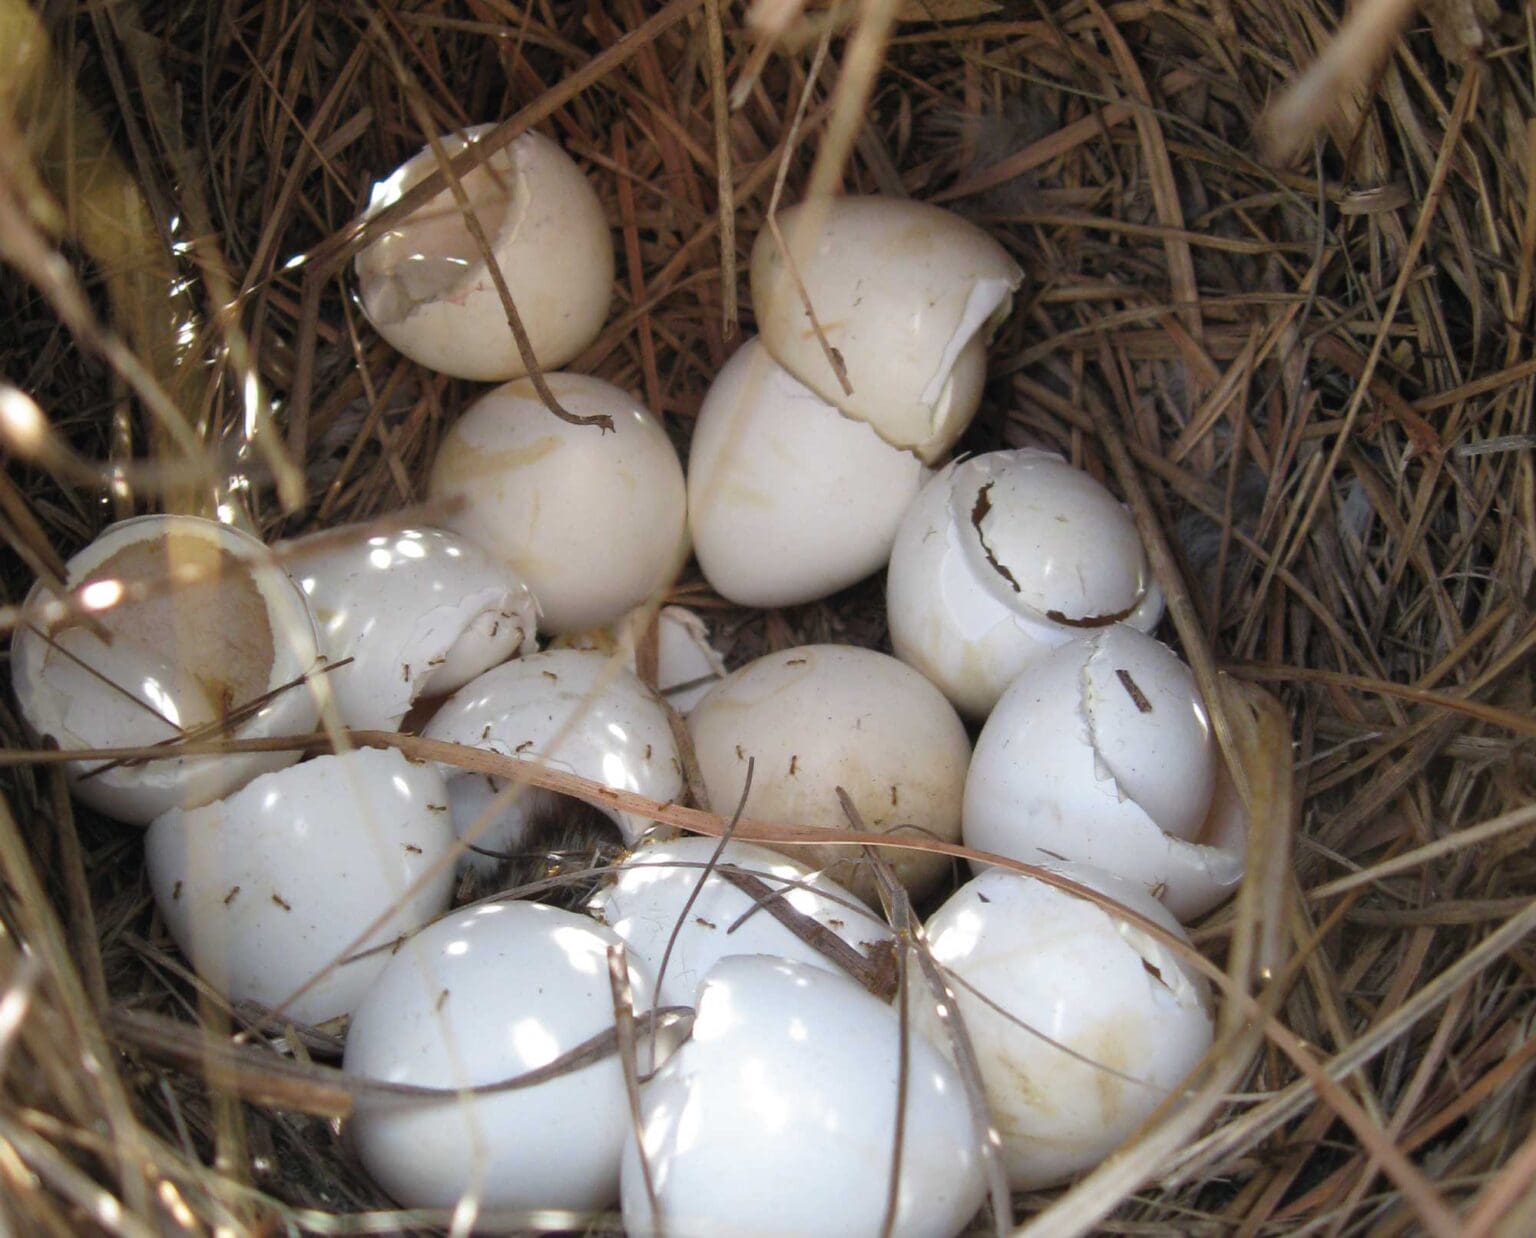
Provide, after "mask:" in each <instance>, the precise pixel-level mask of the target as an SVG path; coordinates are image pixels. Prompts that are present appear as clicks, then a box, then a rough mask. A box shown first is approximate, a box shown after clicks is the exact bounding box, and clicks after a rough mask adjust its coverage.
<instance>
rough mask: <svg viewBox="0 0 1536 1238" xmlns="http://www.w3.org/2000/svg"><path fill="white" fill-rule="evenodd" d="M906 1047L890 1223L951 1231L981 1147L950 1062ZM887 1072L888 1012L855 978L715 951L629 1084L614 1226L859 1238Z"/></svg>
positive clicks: (905, 1231)
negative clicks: (678, 1025) (670, 1039)
mask: <svg viewBox="0 0 1536 1238" xmlns="http://www.w3.org/2000/svg"><path fill="white" fill-rule="evenodd" d="M908 1050H909V1058H908V1062H907V1076H906V1098H905V1100H906V1103H905V1105H904V1107H903V1109H902V1111H901V1119H902V1138H903V1148H902V1158H901V1166H900V1171H899V1173H898V1175H897V1178H896V1183H897V1209H896V1215H895V1224H894V1226H893V1227H892V1228H891V1230H890V1231H889V1232H890V1233H892V1234H897V1235H902V1236H903V1238H907V1236H909V1235H910V1236H912V1238H916V1236H918V1235H925V1236H926V1235H932V1238H949V1236H950V1235H953V1234H957V1233H959V1232H960V1230H961V1229H962V1228H963V1227H964V1226H965V1224H966V1222H967V1221H969V1220H970V1219H971V1217H972V1216H973V1215H974V1214H975V1212H976V1210H977V1209H978V1208H979V1207H980V1206H981V1201H982V1196H983V1193H984V1188H983V1183H982V1159H981V1153H980V1150H979V1149H978V1147H977V1144H976V1139H975V1134H974V1128H973V1126H972V1121H971V1113H970V1106H969V1102H968V1100H967V1097H966V1093H965V1088H964V1086H963V1084H962V1082H961V1080H960V1077H959V1075H958V1074H957V1073H956V1072H955V1069H954V1067H953V1066H951V1065H950V1064H949V1062H948V1061H947V1060H946V1059H945V1058H944V1057H943V1056H942V1055H941V1054H940V1053H939V1052H938V1050H937V1049H935V1048H934V1047H933V1045H931V1044H930V1043H929V1042H928V1041H927V1040H926V1039H925V1038H924V1037H923V1036H922V1035H920V1034H919V1033H917V1032H916V1031H915V1030H914V1031H913V1032H912V1033H911V1035H910V1037H909V1041H908ZM900 1080H901V1028H900V1021H899V1016H898V1015H897V1012H896V1011H895V1010H894V1009H892V1008H891V1007H890V1006H887V1005H886V1004H885V1003H883V1002H881V1001H880V1000H879V999H878V998H875V997H873V996H871V995H870V994H869V993H868V992H866V991H865V990H864V989H862V988H860V987H859V986H858V985H857V984H856V983H854V981H852V980H850V979H848V978H847V977H846V976H840V975H835V974H833V973H832V972H829V971H823V970H821V969H820V968H818V967H810V966H806V965H805V964H802V963H795V962H790V961H789V960H786V959H775V958H768V957H764V956H760V955H759V956H753V955H746V956H737V957H733V958H727V959H723V960H722V961H721V962H720V963H718V964H717V965H716V966H715V967H714V968H713V969H712V970H711V971H710V973H709V974H708V976H706V977H705V979H704V985H703V988H702V990H701V992H700V996H699V1007H698V1018H697V1020H696V1021H695V1023H694V1025H693V1036H692V1038H691V1039H690V1040H688V1041H687V1042H686V1043H685V1044H684V1045H683V1046H682V1047H681V1048H680V1049H679V1050H678V1051H677V1052H676V1053H675V1054H673V1055H672V1057H671V1058H670V1059H669V1060H668V1061H667V1062H666V1063H665V1064H664V1065H663V1066H662V1068H661V1070H660V1071H659V1072H658V1073H657V1075H656V1076H655V1078H653V1079H652V1080H651V1081H650V1082H649V1083H648V1084H646V1086H645V1089H644V1091H643V1092H642V1094H641V1102H640V1108H641V1134H640V1137H639V1139H636V1138H635V1137H634V1136H633V1135H631V1136H630V1137H629V1139H628V1140H627V1142H626V1145H625V1148H624V1162H623V1208H624V1226H625V1230H626V1231H627V1232H628V1233H631V1234H655V1233H662V1232H665V1233H667V1234H671V1235H675V1236H676V1238H684V1236H685V1235H686V1236H689V1238H692V1236H698V1238H714V1236H715V1235H719V1234H730V1235H733V1236H736V1238H746V1236H747V1235H763V1236H764V1238H766V1236H768V1235H784V1234H795V1235H797V1236H800V1238H812V1236H813V1235H823V1234H824V1235H827V1236H828V1238H834V1236H835V1238H844V1236H845V1235H870V1236H871V1238H873V1236H874V1235H877V1234H879V1233H881V1232H882V1230H881V1225H882V1222H883V1221H884V1219H885V1212H886V1200H887V1188H888V1184H889V1182H890V1173H891V1170H892V1152H893V1143H894V1132H895V1131H896V1129H897V1095H898V1088H899V1086H900ZM642 1147H643V1149H644V1164H645V1165H647V1166H648V1167H649V1170H650V1175H651V1181H652V1183H653V1185H654V1188H655V1192H656V1202H657V1204H658V1205H659V1213H660V1215H659V1216H657V1215H655V1213H654V1212H653V1210H652V1207H651V1201H650V1197H649V1195H648V1193H647V1191H646V1186H645V1176H644V1173H643V1171H642V1160H641V1156H642V1152H641V1149H642Z"/></svg>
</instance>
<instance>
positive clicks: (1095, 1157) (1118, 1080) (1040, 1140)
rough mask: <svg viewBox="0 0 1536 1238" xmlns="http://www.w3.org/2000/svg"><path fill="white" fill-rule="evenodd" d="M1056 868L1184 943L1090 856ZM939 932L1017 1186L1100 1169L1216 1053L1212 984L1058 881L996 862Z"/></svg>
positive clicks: (938, 945)
mask: <svg viewBox="0 0 1536 1238" xmlns="http://www.w3.org/2000/svg"><path fill="white" fill-rule="evenodd" d="M1046 867H1049V868H1050V869H1051V870H1052V871H1054V872H1057V873H1059V874H1060V875H1061V876H1063V877H1066V878H1069V879H1070V880H1072V881H1075V882H1077V883H1078V884H1079V885H1084V886H1087V887H1089V888H1091V889H1093V890H1096V891H1097V892H1099V893H1101V894H1104V895H1107V896H1108V897H1109V898H1111V899H1113V900H1115V901H1116V902H1118V903H1120V904H1121V905H1123V906H1124V907H1127V908H1129V909H1130V910H1131V911H1134V912H1137V913H1139V914H1140V915H1142V916H1144V917H1145V918H1146V919H1148V920H1151V921H1152V922H1153V923H1155V924H1157V925H1158V926H1159V927H1161V928H1163V929H1165V930H1167V931H1168V932H1169V933H1172V934H1174V935H1175V936H1177V937H1180V938H1183V936H1184V934H1183V931H1182V930H1181V929H1180V928H1179V926H1178V924H1177V923H1176V922H1175V921H1174V920H1173V918H1172V917H1171V916H1170V915H1169V914H1168V912H1167V911H1166V910H1165V909H1164V908H1163V907H1161V906H1160V905H1159V904H1158V903H1156V902H1155V901H1153V900H1152V899H1151V898H1149V897H1148V896H1147V895H1146V894H1144V893H1143V892H1142V890H1141V889H1139V888H1137V887H1135V886H1133V885H1131V884H1130V883H1128V882H1124V881H1120V880H1117V879H1116V878H1114V877H1111V876H1109V875H1108V874H1106V873H1102V872H1100V871H1098V870H1096V869H1094V868H1092V867H1090V866H1089V865H1086V864H1055V863H1052V864H1049V865H1047V866H1046ZM927 930H928V942H929V946H930V948H931V949H932V951H933V957H934V958H935V959H936V960H937V961H938V962H939V964H940V965H941V966H942V967H943V968H944V969H945V970H946V971H947V972H948V973H949V974H950V975H951V976H952V977H954V979H955V981H956V983H954V984H953V985H952V986H951V987H952V990H953V993H954V996H955V1001H956V1004H957V1006H958V1008H959V1013H960V1015H961V1017H962V1018H963V1019H964V1020H965V1025H966V1029H967V1030H968V1031H969V1033H970V1036H971V1042H972V1045H973V1047H974V1048H975V1051H976V1057H977V1060H978V1063H979V1065H980V1067H981V1075H982V1081H983V1084H984V1086H985V1089H986V1093H987V1103H988V1106H989V1108H990V1109H991V1111H992V1118H993V1121H994V1122H995V1123H996V1125H997V1128H998V1131H999V1133H1000V1134H1001V1136H1002V1141H1003V1156H1004V1160H1005V1163H1006V1164H1007V1167H1008V1177H1009V1181H1010V1183H1011V1184H1012V1186H1013V1187H1014V1189H1016V1190H1036V1189H1039V1188H1042V1187H1047V1186H1054V1185H1055V1184H1057V1183H1059V1182H1065V1181H1066V1180H1067V1179H1069V1178H1071V1177H1073V1176H1075V1175H1077V1174H1080V1173H1083V1172H1086V1171H1087V1170H1090V1169H1093V1168H1094V1167H1095V1166H1097V1165H1098V1164H1099V1163H1100V1162H1101V1161H1102V1160H1104V1158H1105V1157H1107V1156H1109V1154H1110V1153H1112V1152H1113V1151H1114V1150H1115V1149H1116V1148H1117V1147H1119V1146H1120V1145H1121V1144H1123V1143H1124V1142H1125V1141H1126V1140H1127V1139H1128V1138H1130V1136H1131V1135H1133V1134H1134V1133H1135V1132H1136V1130H1137V1129H1138V1128H1139V1127H1140V1126H1141V1124H1142V1123H1143V1122H1144V1121H1145V1120H1146V1119H1147V1117H1149V1116H1150V1115H1151V1113H1152V1111H1153V1110H1154V1109H1156V1108H1157V1107H1158V1106H1159V1105H1161V1104H1162V1103H1163V1102H1164V1101H1165V1100H1166V1099H1167V1098H1168V1097H1169V1095H1170V1094H1171V1093H1172V1092H1173V1089H1174V1088H1176V1087H1177V1086H1178V1084H1179V1082H1180V1081H1181V1080H1182V1079H1183V1078H1184V1077H1185V1076H1186V1075H1188V1074H1189V1072H1190V1071H1191V1070H1192V1069H1193V1068H1194V1066H1195V1064H1196V1063H1197V1062H1198V1061H1199V1060H1200V1058H1201V1057H1202V1056H1203V1055H1204V1053H1205V1051H1206V1049H1207V1048H1209V1047H1210V1044H1211V1040H1212V1036H1213V1031H1214V1026H1213V1022H1212V1016H1211V1009H1210V995H1209V991H1208V988H1207V986H1206V983H1205V981H1204V980H1203V979H1202V978H1201V977H1200V976H1199V975H1198V974H1197V973H1196V972H1195V971H1194V970H1193V969H1192V968H1190V967H1189V966H1188V965H1187V964H1186V963H1185V962H1184V961H1183V960H1181V959H1180V958H1179V957H1178V955H1177V954H1175V953H1174V951H1173V950H1172V949H1171V948H1170V947H1168V946H1166V945H1164V944H1163V943H1162V942H1161V941H1159V940H1158V939H1157V938H1155V937H1153V936H1152V935H1151V934H1149V933H1148V932H1146V930H1145V929H1142V928H1140V927H1138V926H1137V925H1135V924H1133V923H1132V922H1130V921H1128V920H1123V919H1119V918H1117V917H1115V916H1114V915H1112V914H1111V913H1110V912H1108V911H1106V910H1104V909H1103V908H1101V907H1099V906H1097V905H1096V904H1094V903H1092V902H1090V901H1088V900H1087V899H1084V898H1081V897H1079V896H1077V895H1074V894H1069V893H1067V892H1066V891H1063V890H1060V889H1057V888H1056V887H1055V886H1052V885H1050V884H1048V883H1046V882H1044V881H1039V880H1036V879H1035V878H1032V877H1026V876H1023V875H1022V874H1018V873H1010V872H1005V871H1003V870H1002V869H995V868H994V869H989V870H988V871H987V872H985V873H982V874H981V875H980V876H978V877H975V878H973V879H972V880H971V881H969V882H967V883H966V884H965V885H963V886H961V887H960V889H959V890H957V891H956V892H955V893H954V894H953V895H952V896H951V897H950V899H949V901H948V902H946V903H945V904H944V905H943V906H942V907H941V908H939V910H938V911H936V912H935V913H934V914H933V916H932V917H931V918H930V919H929V921H928V925H927Z"/></svg>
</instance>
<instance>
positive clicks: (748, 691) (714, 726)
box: [688, 645, 970, 901]
mask: <svg viewBox="0 0 1536 1238" xmlns="http://www.w3.org/2000/svg"><path fill="white" fill-rule="evenodd" d="M688 730H689V733H690V734H691V735H692V736H693V743H694V749H695V751H696V752H697V754H698V758H699V770H700V773H701V774H702V776H703V779H704V786H705V789H706V790H707V791H708V792H709V798H710V802H711V803H712V804H714V806H715V807H716V808H717V809H718V810H719V811H722V812H729V811H730V810H731V809H732V808H734V807H735V805H736V803H737V801H738V800H739V799H740V798H741V792H742V787H743V785H744V784H745V780H746V774H747V762H748V760H749V759H751V758H755V759H756V767H755V772H754V776H753V781H752V793H751V797H750V798H749V799H748V801H747V804H746V815H747V816H748V817H754V818H757V819H759V820H764V821H781V822H784V823H786V824H794V825H808V826H822V827H825V828H828V829H836V830H847V829H852V828H853V827H852V826H851V825H850V824H849V822H848V818H847V817H846V816H845V815H844V813H843V809H842V806H841V804H840V802H839V800H838V795H837V790H838V788H839V787H841V788H843V789H844V790H845V791H847V793H848V795H849V797H850V798H851V799H852V801H853V803H854V805H855V807H856V808H857V809H858V811H859V813H860V814H861V815H862V816H863V819H864V823H865V825H866V827H867V828H868V829H869V830H870V831H871V832H873V833H878V834H888V833H889V834H909V835H912V836H914V837H917V838H931V839H937V840H939V841H941V842H950V843H952V842H958V841H959V837H960V804H961V798H962V795H963V788H964V784H965V770H966V764H967V762H968V761H969V759H970V741H969V740H968V739H967V738H966V734H965V726H964V724H963V723H962V722H961V721H960V719H959V717H958V716H957V715H956V714H955V711H954V709H953V708H952V707H951V706H950V704H949V702H948V701H946V700H945V699H944V697H943V695H942V694H941V693H940V692H939V690H938V689H937V688H935V687H934V686H933V685H932V684H930V683H929V682H928V681H927V680H926V679H924V678H923V677H922V676H921V675H919V674H918V673H917V672H916V671H914V670H913V669H912V668H911V667H909V666H906V665H904V664H903V663H901V662H898V661H897V660H896V659H895V658H892V657H888V656H886V655H885V654H883V653H876V652H875V651H874V650H872V649H860V648H853V647H849V646H842V645H807V646H802V647H801V648H798V649H786V650H784V651H783V652H781V653H774V654H769V655H768V656H767V657H764V658H759V659H757V661H755V662H752V663H749V664H748V665H747V666H744V667H742V668H741V669H740V670H738V671H736V672H734V673H733V674H731V675H730V676H728V677H727V678H726V679H725V680H724V681H723V682H721V683H720V684H719V686H717V687H716V688H714V689H713V690H712V691H711V692H710V693H709V695H708V696H706V697H705V698H704V699H703V700H702V701H701V702H699V704H698V705H697V706H695V707H694V709H693V712H692V713H690V714H689V715H688ZM775 849H776V850H783V851H784V852H785V854H787V855H789V856H792V857H793V858H795V859H797V860H800V861H801V862H803V863H806V864H811V865H814V866H816V867H818V868H823V869H825V870H826V872H827V874H828V875H829V876H830V877H831V878H832V879H833V880H834V881H837V882H838V883H839V884H841V885H843V886H845V887H847V888H848V889H850V890H852V891H853V892H854V893H855V894H857V895H858V896H859V897H860V898H863V899H866V900H870V901H872V900H873V899H874V898H875V891H876V888H877V887H876V882H875V879H874V874H873V873H872V872H871V871H870V870H869V868H868V866H866V865H864V864H862V863H861V862H860V856H859V848H857V847H850V846H846V845H841V844H836V843H829V844H826V845H811V846H802V845H790V844H785V845H784V846H783V847H782V848H775ZM881 855H882V857H883V858H884V859H885V861H886V862H887V863H889V864H890V865H891V867H892V868H893V869H894V870H895V872H896V876H897V878H898V879H899V880H900V881H901V882H902V883H903V884H904V885H906V886H907V888H908V889H909V890H911V891H912V892H913V894H914V895H921V894H922V893H924V892H926V891H927V890H930V889H932V888H933V886H934V885H936V884H937V883H938V881H939V880H940V879H941V878H942V877H943V875H944V874H945V873H946V872H947V871H948V869H949V866H950V861H949V859H948V858H947V857H945V856H942V855H936V854H933V853H930V852H918V851H903V850H897V849H894V848H882V849H881Z"/></svg>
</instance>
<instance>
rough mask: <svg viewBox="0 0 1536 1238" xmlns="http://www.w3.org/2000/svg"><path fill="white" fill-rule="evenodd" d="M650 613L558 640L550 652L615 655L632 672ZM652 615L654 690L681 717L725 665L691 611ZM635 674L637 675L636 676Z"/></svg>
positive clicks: (666, 609) (644, 610) (643, 610)
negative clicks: (654, 623) (574, 651)
mask: <svg viewBox="0 0 1536 1238" xmlns="http://www.w3.org/2000/svg"><path fill="white" fill-rule="evenodd" d="M652 613H653V612H652V610H651V608H650V607H649V606H640V607H637V608H636V609H634V610H632V611H630V613H629V614H627V615H625V616H624V618H622V619H620V620H619V621H618V622H617V623H616V624H614V625H613V626H612V627H610V628H594V629H591V630H588V631H585V632H571V633H568V634H566V635H565V636H558V637H556V638H555V639H554V641H553V642H551V648H557V649H592V650H596V651H597V652H598V653H601V654H605V655H607V656H608V657H619V658H621V659H622V660H623V663H624V665H625V667H627V668H628V669H629V670H632V671H635V670H636V659H637V656H638V654H637V648H638V645H639V643H640V641H641V640H643V639H644V637H645V629H646V626H647V625H648V624H649V622H650V618H651V615H652ZM654 613H655V615H656V690H657V692H659V693H660V694H661V696H662V697H663V698H665V700H666V702H667V704H668V705H670V706H672V708H673V709H675V710H677V712H678V713H680V714H686V713H687V712H688V711H689V710H690V709H692V708H693V707H694V706H695V705H697V704H698V703H699V702H700V701H701V700H703V699H704V696H705V694H706V693H707V692H708V691H709V690H710V689H711V688H713V687H714V686H715V684H717V683H718V682H719V681H720V680H722V679H724V678H725V661H724V659H722V658H721V657H720V654H719V653H718V652H717V651H716V649H715V647H714V646H713V645H711V644H710V643H709V628H708V627H707V626H706V625H705V623H704V620H702V619H700V618H699V616H698V615H696V614H695V613H694V612H693V611H691V610H688V609H687V608H686V607H682V606H663V607H662V608H661V609H660V610H659V611H656V612H654ZM637 673H638V672H637Z"/></svg>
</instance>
